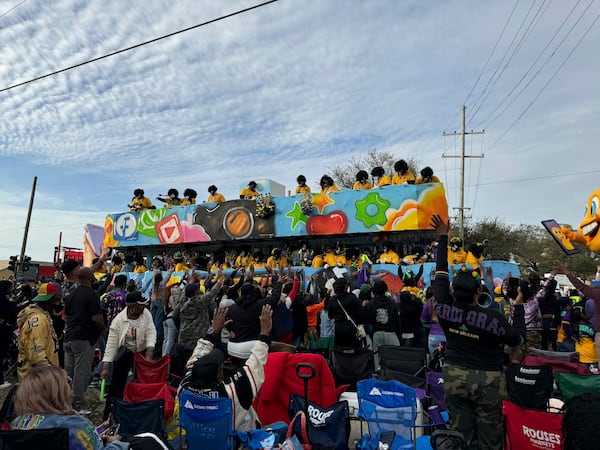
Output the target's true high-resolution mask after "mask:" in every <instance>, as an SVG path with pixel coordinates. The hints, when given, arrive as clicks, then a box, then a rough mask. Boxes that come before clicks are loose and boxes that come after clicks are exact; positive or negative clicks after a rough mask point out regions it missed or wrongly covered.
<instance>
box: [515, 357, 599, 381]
mask: <svg viewBox="0 0 600 450" xmlns="http://www.w3.org/2000/svg"><path fill="white" fill-rule="evenodd" d="M523 364H524V365H526V366H550V367H552V372H554V376H556V373H557V372H567V373H577V374H579V375H586V374H590V373H591V372H590V369H588V368H587V367H586V366H584V365H583V364H579V363H578V362H569V361H561V360H559V359H553V358H546V357H543V356H533V355H527V356H526V357H525V359H523Z"/></svg>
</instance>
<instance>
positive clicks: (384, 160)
mask: <svg viewBox="0 0 600 450" xmlns="http://www.w3.org/2000/svg"><path fill="white" fill-rule="evenodd" d="M400 159H404V160H405V161H406V163H407V164H408V168H409V169H410V170H411V171H412V172H413V173H414V174H415V175H416V174H417V172H416V168H417V165H418V161H417V160H416V159H414V158H407V157H398V156H396V155H394V154H392V153H391V152H388V151H383V150H377V149H376V148H372V149H370V150H369V151H367V154H366V155H364V156H361V157H354V156H353V157H352V158H350V159H349V160H348V162H347V163H346V164H345V165H343V166H336V167H333V168H332V169H331V170H330V173H331V177H332V178H333V181H335V184H337V185H338V187H339V188H340V189H352V186H353V185H354V182H355V181H356V173H357V172H358V171H359V170H366V171H367V173H369V174H370V173H371V170H372V169H373V168H374V167H377V166H381V167H383V168H384V169H385V172H386V173H387V174H388V175H392V174H394V173H395V172H394V164H395V163H396V161H399V160H400Z"/></svg>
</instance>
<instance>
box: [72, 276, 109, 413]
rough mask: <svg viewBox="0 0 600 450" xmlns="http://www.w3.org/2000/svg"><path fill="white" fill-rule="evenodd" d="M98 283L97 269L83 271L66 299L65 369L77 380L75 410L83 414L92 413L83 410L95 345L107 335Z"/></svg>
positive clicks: (74, 398)
mask: <svg viewBox="0 0 600 450" xmlns="http://www.w3.org/2000/svg"><path fill="white" fill-rule="evenodd" d="M94 281H96V278H95V276H94V270H93V269H91V268H89V267H82V268H80V269H79V276H78V283H79V286H77V287H76V288H75V290H73V291H72V292H71V295H69V296H68V297H67V298H65V318H66V320H67V324H66V325H67V328H66V332H65V343H64V348H65V370H66V371H67V373H68V374H69V376H70V377H71V378H72V379H73V390H74V396H73V409H75V410H76V411H79V412H80V413H81V414H89V413H88V411H87V410H85V409H83V406H84V404H85V390H86V388H87V386H88V384H89V382H90V379H91V375H92V362H93V360H94V346H95V345H96V342H97V341H98V338H99V337H100V335H101V334H104V332H105V326H104V317H103V315H102V308H101V306H100V298H99V297H98V294H97V293H96V291H94V289H92V283H93V282H94Z"/></svg>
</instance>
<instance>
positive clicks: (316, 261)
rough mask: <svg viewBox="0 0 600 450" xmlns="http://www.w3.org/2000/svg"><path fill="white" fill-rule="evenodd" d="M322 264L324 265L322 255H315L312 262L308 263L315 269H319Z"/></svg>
mask: <svg viewBox="0 0 600 450" xmlns="http://www.w3.org/2000/svg"><path fill="white" fill-rule="evenodd" d="M323 265H324V261H323V256H321V255H316V256H315V257H314V258H313V260H312V264H311V265H310V267H313V268H315V269H320V268H321V267H323Z"/></svg>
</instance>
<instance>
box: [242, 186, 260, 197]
mask: <svg viewBox="0 0 600 450" xmlns="http://www.w3.org/2000/svg"><path fill="white" fill-rule="evenodd" d="M240 197H243V199H244V200H255V199H256V198H258V192H257V191H253V190H252V189H250V188H244V189H242V190H241V191H240Z"/></svg>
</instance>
